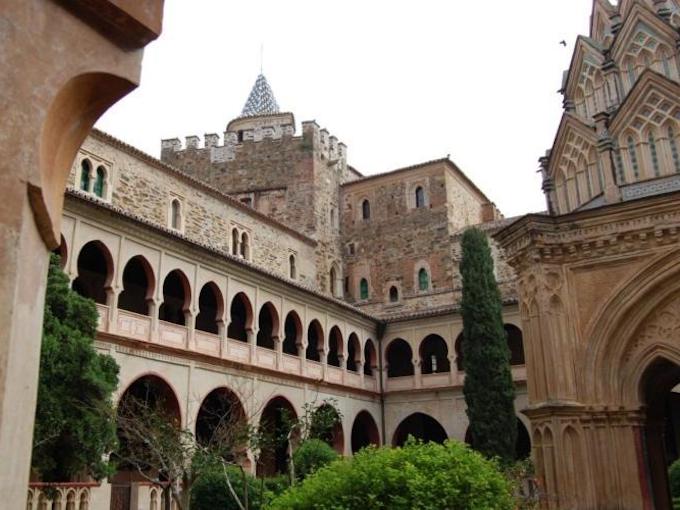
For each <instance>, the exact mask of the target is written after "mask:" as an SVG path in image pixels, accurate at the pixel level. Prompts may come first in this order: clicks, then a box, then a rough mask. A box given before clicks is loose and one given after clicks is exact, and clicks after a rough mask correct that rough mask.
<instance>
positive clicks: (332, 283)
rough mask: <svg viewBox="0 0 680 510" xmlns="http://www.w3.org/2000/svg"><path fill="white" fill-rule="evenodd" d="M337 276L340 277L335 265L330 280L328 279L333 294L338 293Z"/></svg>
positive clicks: (329, 288) (329, 276)
mask: <svg viewBox="0 0 680 510" xmlns="http://www.w3.org/2000/svg"><path fill="white" fill-rule="evenodd" d="M337 278H338V274H337V272H336V271H335V267H331V272H330V274H329V275H328V279H329V281H328V290H330V292H331V294H332V295H333V296H335V295H336V285H337V284H336V281H337Z"/></svg>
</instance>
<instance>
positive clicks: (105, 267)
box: [73, 241, 113, 305]
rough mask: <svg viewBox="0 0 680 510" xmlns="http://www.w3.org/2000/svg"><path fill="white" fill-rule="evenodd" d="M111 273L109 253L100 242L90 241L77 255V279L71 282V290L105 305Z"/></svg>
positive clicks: (111, 263)
mask: <svg viewBox="0 0 680 510" xmlns="http://www.w3.org/2000/svg"><path fill="white" fill-rule="evenodd" d="M112 273H113V262H112V260H111V255H110V254H109V251H108V250H107V249H106V247H105V246H104V245H103V244H102V243H101V242H99V241H90V242H89V243H87V244H86V245H85V246H83V248H82V249H81V250H80V254H79V255H78V277H77V278H76V279H75V280H74V281H73V290H75V291H76V292H77V293H78V294H80V295H81V296H83V297H86V298H90V299H93V300H94V301H95V302H96V303H99V304H101V305H105V304H106V290H107V289H108V288H109V285H110V283H111V275H112Z"/></svg>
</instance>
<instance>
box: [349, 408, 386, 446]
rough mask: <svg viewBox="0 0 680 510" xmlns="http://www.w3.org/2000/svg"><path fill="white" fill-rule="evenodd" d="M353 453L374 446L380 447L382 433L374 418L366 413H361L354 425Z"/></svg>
mask: <svg viewBox="0 0 680 510" xmlns="http://www.w3.org/2000/svg"><path fill="white" fill-rule="evenodd" d="M351 441H352V453H357V452H358V451H359V450H361V449H362V448H366V447H367V446H370V445H374V446H380V433H379V432H378V425H377V424H376V422H375V420H374V419H373V416H371V414H370V413H369V412H368V411H366V410H363V411H359V413H358V414H357V415H356V417H355V418H354V423H353V424H352V438H351Z"/></svg>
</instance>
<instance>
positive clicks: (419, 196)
mask: <svg viewBox="0 0 680 510" xmlns="http://www.w3.org/2000/svg"><path fill="white" fill-rule="evenodd" d="M416 207H417V208H418V209H420V208H422V207H425V190H423V187H422V186H418V187H417V188H416Z"/></svg>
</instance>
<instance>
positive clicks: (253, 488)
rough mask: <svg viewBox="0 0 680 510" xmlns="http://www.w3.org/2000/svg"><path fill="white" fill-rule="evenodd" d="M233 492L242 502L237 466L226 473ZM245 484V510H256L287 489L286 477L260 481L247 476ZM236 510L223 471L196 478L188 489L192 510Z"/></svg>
mask: <svg viewBox="0 0 680 510" xmlns="http://www.w3.org/2000/svg"><path fill="white" fill-rule="evenodd" d="M227 472H228V474H229V480H231V485H232V487H233V488H234V491H235V492H236V494H237V495H238V497H239V498H240V500H241V502H242V503H243V501H244V490H243V489H244V484H243V473H242V472H241V470H240V469H238V468H236V467H232V468H229V469H228V470H227ZM245 479H246V481H247V483H248V502H249V505H248V509H249V510H259V509H260V508H264V506H265V503H266V502H267V501H270V500H271V499H273V498H274V497H276V496H278V495H279V494H281V493H282V492H283V491H285V490H286V489H287V488H288V487H289V486H290V482H289V480H288V476H286V475H280V476H275V477H271V478H265V479H259V478H255V477H253V476H252V475H250V474H246V476H245ZM215 509H219V510H239V506H238V504H237V503H236V501H235V500H234V497H233V496H232V494H231V492H230V491H229V487H228V486H227V482H226V480H225V477H224V471H222V470H221V469H219V468H218V469H215V470H214V471H211V472H208V473H207V474H205V475H204V476H202V477H201V478H200V479H198V480H197V481H196V482H195V483H194V485H193V487H192V489H191V510H215Z"/></svg>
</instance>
